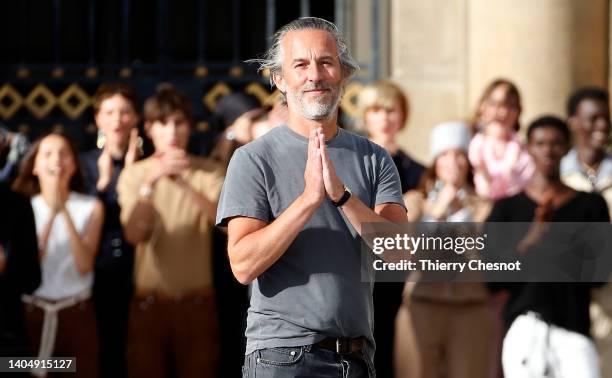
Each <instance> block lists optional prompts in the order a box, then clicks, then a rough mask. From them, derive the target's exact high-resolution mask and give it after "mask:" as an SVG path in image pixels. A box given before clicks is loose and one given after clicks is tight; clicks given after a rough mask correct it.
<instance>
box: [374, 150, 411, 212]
mask: <svg viewBox="0 0 612 378" xmlns="http://www.w3.org/2000/svg"><path fill="white" fill-rule="evenodd" d="M377 156H378V159H379V160H380V165H379V174H378V180H377V182H376V193H375V197H374V198H375V201H374V204H375V205H380V204H383V203H397V204H398V205H401V206H402V207H403V208H406V206H405V205H404V199H403V197H402V185H401V183H400V178H399V173H398V172H397V168H396V167H395V164H394V163H393V160H392V159H391V156H390V155H389V153H388V152H387V151H386V150H383V149H382V148H380V149H379V150H378V151H377Z"/></svg>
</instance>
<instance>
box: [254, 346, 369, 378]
mask: <svg viewBox="0 0 612 378" xmlns="http://www.w3.org/2000/svg"><path fill="white" fill-rule="evenodd" d="M375 376H376V373H375V372H374V367H373V366H372V365H371V363H370V362H369V360H368V358H367V357H365V356H363V355H362V356H353V355H340V354H337V353H335V352H332V351H330V350H327V349H322V348H319V347H317V346H313V345H306V346H300V347H282V348H268V349H260V350H256V351H254V352H253V353H251V354H249V355H247V356H246V357H245V360H244V366H243V367H242V377H243V378H284V377H287V378H294V377H321V378H325V377H330V378H331V377H338V378H349V377H350V378H357V377H358V378H367V377H370V378H371V377H375Z"/></svg>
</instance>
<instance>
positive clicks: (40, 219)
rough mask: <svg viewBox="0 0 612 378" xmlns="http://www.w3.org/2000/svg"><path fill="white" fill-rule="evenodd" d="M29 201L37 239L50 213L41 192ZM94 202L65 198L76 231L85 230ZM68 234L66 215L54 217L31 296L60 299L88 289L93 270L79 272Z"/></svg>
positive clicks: (72, 195)
mask: <svg viewBox="0 0 612 378" xmlns="http://www.w3.org/2000/svg"><path fill="white" fill-rule="evenodd" d="M31 201H32V209H33V210H34V218H35V220H36V234H37V235H38V237H39V238H40V236H41V234H42V232H43V229H44V228H45V225H46V224H47V222H48V220H49V216H50V215H51V209H50V208H49V205H47V203H46V202H45V200H44V198H43V197H42V196H41V195H40V194H39V195H37V196H34V197H33V198H32V200H31ZM95 203H96V198H95V197H92V196H88V195H84V194H79V193H74V192H71V193H70V195H69V197H68V201H66V209H67V210H68V213H69V214H70V217H71V218H72V222H73V223H74V227H75V228H76V230H77V232H78V233H79V234H81V233H82V232H83V230H84V229H85V226H86V225H87V222H88V221H89V217H90V216H91V213H92V212H93V209H94V205H95ZM68 235H69V234H68V226H67V224H66V220H65V217H64V216H63V215H62V214H58V215H57V216H56V217H55V219H54V220H53V225H52V226H51V230H50V232H49V238H48V240H47V248H46V250H45V254H44V257H43V259H42V261H41V270H42V283H41V285H40V286H39V287H38V289H36V291H35V292H34V296H36V297H40V298H45V299H51V300H59V299H63V298H67V297H71V296H73V295H76V294H79V293H81V292H83V291H85V290H89V289H91V287H92V285H93V272H89V273H87V274H85V275H81V274H80V273H79V271H78V269H77V266H76V263H75V261H74V256H73V253H72V250H71V248H70V242H69V236H68Z"/></svg>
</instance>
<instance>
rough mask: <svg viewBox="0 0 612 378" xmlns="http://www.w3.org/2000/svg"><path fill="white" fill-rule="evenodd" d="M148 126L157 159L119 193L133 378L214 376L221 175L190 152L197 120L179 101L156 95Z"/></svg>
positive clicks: (128, 175) (138, 167)
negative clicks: (129, 281)
mask: <svg viewBox="0 0 612 378" xmlns="http://www.w3.org/2000/svg"><path fill="white" fill-rule="evenodd" d="M144 118H145V130H146V133H147V135H148V137H150V138H151V140H152V141H153V145H154V147H155V153H154V154H153V156H151V157H149V158H147V159H144V160H142V161H140V162H137V163H134V164H133V165H132V166H130V167H127V168H126V169H124V171H123V172H122V173H121V176H120V177H119V182H118V185H117V192H118V196H119V204H120V206H121V223H122V225H123V228H124V232H125V236H126V239H127V240H128V241H129V242H130V243H132V244H134V245H135V246H136V257H135V263H134V288H135V297H134V299H133V301H132V305H131V308H130V320H129V326H128V345H127V358H128V374H129V376H130V377H147V378H151V377H165V376H167V375H168V373H169V370H170V369H171V368H172V367H174V370H175V371H174V374H172V375H174V376H176V377H179V378H182V377H196V376H197V377H200V376H202V374H204V375H206V376H213V374H215V373H216V368H217V367H216V365H217V359H218V346H217V344H218V334H219V331H218V326H217V314H216V309H215V307H214V295H213V289H212V269H211V229H212V224H213V222H214V219H215V214H216V204H217V199H218V196H219V192H220V191H221V186H222V184H223V179H224V176H223V169H222V168H221V167H220V166H218V165H216V164H215V163H213V162H212V161H211V160H207V159H200V158H197V157H195V156H191V155H189V154H188V153H187V152H186V151H185V150H186V147H187V142H188V140H189V134H190V131H191V123H192V120H191V108H190V101H189V99H188V98H186V97H185V96H184V95H183V94H182V93H180V92H178V91H176V90H175V89H174V88H172V87H161V88H159V89H158V90H157V92H156V94H154V95H153V96H152V97H151V98H149V99H148V100H147V101H146V102H145V106H144ZM172 359H173V360H174V361H172ZM170 361H172V362H171V363H170Z"/></svg>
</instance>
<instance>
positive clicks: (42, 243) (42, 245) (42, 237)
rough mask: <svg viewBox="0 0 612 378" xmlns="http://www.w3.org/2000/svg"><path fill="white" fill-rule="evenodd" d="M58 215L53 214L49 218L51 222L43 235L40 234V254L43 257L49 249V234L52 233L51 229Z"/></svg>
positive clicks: (48, 222)
mask: <svg viewBox="0 0 612 378" xmlns="http://www.w3.org/2000/svg"><path fill="white" fill-rule="evenodd" d="M56 216H57V213H55V212H53V213H52V214H51V216H49V220H48V221H47V224H45V227H44V228H43V231H42V233H41V234H40V238H39V240H38V252H39V254H40V255H43V254H44V252H45V250H46V249H47V240H49V233H50V232H51V227H53V222H54V221H55V217H56Z"/></svg>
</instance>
